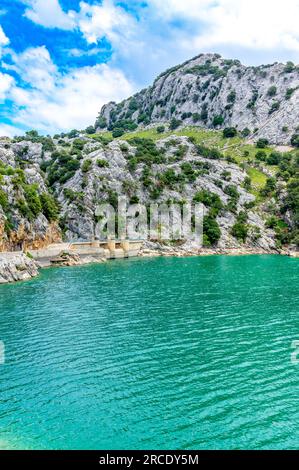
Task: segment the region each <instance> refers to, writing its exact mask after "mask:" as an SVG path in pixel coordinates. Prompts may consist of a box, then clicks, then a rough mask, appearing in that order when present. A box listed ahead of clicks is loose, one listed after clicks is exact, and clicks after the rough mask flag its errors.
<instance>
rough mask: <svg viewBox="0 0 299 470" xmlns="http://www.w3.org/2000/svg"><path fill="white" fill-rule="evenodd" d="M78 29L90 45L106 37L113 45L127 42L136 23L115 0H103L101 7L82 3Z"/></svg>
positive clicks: (78, 16) (77, 19)
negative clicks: (116, 4)
mask: <svg viewBox="0 0 299 470" xmlns="http://www.w3.org/2000/svg"><path fill="white" fill-rule="evenodd" d="M76 21H77V25H78V28H79V29H80V31H81V33H82V34H83V36H84V38H85V39H86V41H87V42H88V43H89V44H92V43H96V42H97V41H98V40H99V39H102V38H103V37H106V38H107V39H108V40H109V41H110V42H111V43H112V44H113V45H116V44H118V45H119V46H121V42H122V41H124V40H126V38H127V37H128V36H130V34H131V31H132V29H133V28H134V27H135V21H134V19H133V18H132V16H130V15H129V14H128V13H126V12H125V10H124V9H123V8H121V7H118V6H115V4H114V2H113V0H103V3H102V4H101V5H89V4H88V3H85V2H81V3H80V12H79V14H78V15H77V17H76Z"/></svg>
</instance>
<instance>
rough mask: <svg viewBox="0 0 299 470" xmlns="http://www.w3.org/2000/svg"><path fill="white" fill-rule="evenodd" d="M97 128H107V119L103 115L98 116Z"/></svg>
mask: <svg viewBox="0 0 299 470" xmlns="http://www.w3.org/2000/svg"><path fill="white" fill-rule="evenodd" d="M95 127H96V128H98V127H99V128H100V129H105V128H106V127H107V120H106V119H105V118H104V117H103V116H98V118H97V120H96V123H95Z"/></svg>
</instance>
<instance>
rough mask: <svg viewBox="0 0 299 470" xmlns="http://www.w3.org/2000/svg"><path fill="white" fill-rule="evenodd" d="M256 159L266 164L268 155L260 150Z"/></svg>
mask: <svg viewBox="0 0 299 470" xmlns="http://www.w3.org/2000/svg"><path fill="white" fill-rule="evenodd" d="M255 158H256V159H257V160H258V161H259V162H265V161H266V159H267V154H266V152H264V151H263V150H259V151H258V152H256V154H255Z"/></svg>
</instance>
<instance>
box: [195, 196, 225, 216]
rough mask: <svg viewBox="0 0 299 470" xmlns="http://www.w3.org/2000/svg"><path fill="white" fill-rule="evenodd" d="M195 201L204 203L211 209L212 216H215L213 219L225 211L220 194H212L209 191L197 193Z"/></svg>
mask: <svg viewBox="0 0 299 470" xmlns="http://www.w3.org/2000/svg"><path fill="white" fill-rule="evenodd" d="M193 201H194V202H199V203H202V204H204V205H205V206H206V207H209V208H210V209H211V211H210V216H211V215H213V217H216V216H217V215H218V214H219V212H220V211H221V210H222V209H223V204H222V202H221V199H220V197H219V196H218V194H215V193H212V192H210V191H208V190H207V189H203V190H202V191H199V192H198V193H196V194H195V196H194V198H193Z"/></svg>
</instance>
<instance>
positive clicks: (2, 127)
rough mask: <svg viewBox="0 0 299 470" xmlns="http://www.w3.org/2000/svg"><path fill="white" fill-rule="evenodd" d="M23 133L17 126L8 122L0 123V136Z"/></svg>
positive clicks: (12, 135)
mask: <svg viewBox="0 0 299 470" xmlns="http://www.w3.org/2000/svg"><path fill="white" fill-rule="evenodd" d="M22 134H25V131H24V130H23V129H21V128H19V127H15V126H11V125H9V124H0V137H4V136H6V137H14V136H15V135H22Z"/></svg>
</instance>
